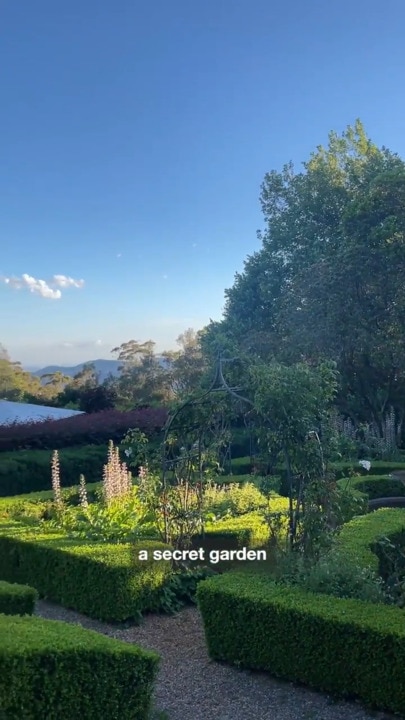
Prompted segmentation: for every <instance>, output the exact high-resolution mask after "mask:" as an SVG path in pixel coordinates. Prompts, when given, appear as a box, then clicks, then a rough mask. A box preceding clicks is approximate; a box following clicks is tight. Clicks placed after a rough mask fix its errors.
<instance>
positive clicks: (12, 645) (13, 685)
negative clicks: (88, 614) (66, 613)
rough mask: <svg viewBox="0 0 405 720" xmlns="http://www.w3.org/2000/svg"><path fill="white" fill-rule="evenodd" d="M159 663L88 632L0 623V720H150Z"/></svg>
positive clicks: (34, 621)
mask: <svg viewBox="0 0 405 720" xmlns="http://www.w3.org/2000/svg"><path fill="white" fill-rule="evenodd" d="M158 663H159V658H158V656H157V655H156V654H155V653H152V652H148V651H146V650H143V649H141V648H138V647H136V646H135V645H131V644H129V643H124V642H121V641H119V640H113V639H112V638H108V637H105V636H104V635H101V634H99V633H96V632H93V631H92V630H85V629H83V628H80V627H77V626H74V625H69V624H67V623H63V622H59V621H55V620H43V619H40V618H35V617H34V618H31V617H24V618H16V617H13V618H10V617H6V616H5V615H0V716H1V717H4V718H7V720H38V718H44V720H45V718H46V720H61V718H63V719H64V720H82V719H83V718H85V719H86V720H100V718H108V720H135V718H136V720H147V718H149V712H150V707H151V697H152V691H153V684H154V680H155V678H156V674H157V670H158Z"/></svg>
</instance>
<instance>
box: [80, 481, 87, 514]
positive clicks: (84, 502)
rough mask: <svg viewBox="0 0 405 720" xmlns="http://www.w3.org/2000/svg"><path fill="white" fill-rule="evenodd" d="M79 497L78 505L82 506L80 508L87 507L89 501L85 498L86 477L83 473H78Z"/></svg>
mask: <svg viewBox="0 0 405 720" xmlns="http://www.w3.org/2000/svg"><path fill="white" fill-rule="evenodd" d="M79 499H80V505H81V506H82V508H87V507H88V506H89V502H88V499H87V488H86V479H85V477H84V475H80V482H79Z"/></svg>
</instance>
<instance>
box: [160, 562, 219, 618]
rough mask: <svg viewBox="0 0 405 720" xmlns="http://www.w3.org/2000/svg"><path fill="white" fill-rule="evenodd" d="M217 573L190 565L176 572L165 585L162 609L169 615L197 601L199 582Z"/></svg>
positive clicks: (162, 594) (161, 599)
mask: <svg viewBox="0 0 405 720" xmlns="http://www.w3.org/2000/svg"><path fill="white" fill-rule="evenodd" d="M213 575H216V573H215V572H214V571H213V570H211V569H210V568H207V567H192V568H191V567H189V568H183V569H181V570H178V571H177V572H174V573H173V574H172V575H171V576H170V578H169V579H168V581H167V583H166V584H165V585H164V586H163V588H162V592H161V595H160V610H161V611H162V612H164V613H166V614H168V615H170V614H173V613H176V612H178V611H179V610H181V608H182V607H184V606H185V605H192V604H194V603H196V593H197V587H198V583H199V582H200V581H201V580H205V579H206V578H208V577H212V576H213Z"/></svg>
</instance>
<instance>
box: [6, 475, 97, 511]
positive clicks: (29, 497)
mask: <svg viewBox="0 0 405 720" xmlns="http://www.w3.org/2000/svg"><path fill="white" fill-rule="evenodd" d="M100 488H101V482H96V483H86V490H87V497H88V501H89V502H94V501H95V500H96V499H97V498H98V493H99V491H100ZM62 497H63V500H64V501H65V503H66V505H73V506H75V505H78V504H79V502H80V494H79V486H78V485H74V486H72V487H68V488H63V489H62ZM53 499H54V496H53V491H52V490H41V491H39V492H32V493H25V494H24V495H12V496H11V497H0V516H5V515H10V514H13V515H18V514H19V513H21V514H22V515H32V516H35V517H39V518H40V517H41V516H42V513H43V511H45V510H46V509H48V508H49V506H50V505H51V504H52V503H53ZM38 508H39V509H38Z"/></svg>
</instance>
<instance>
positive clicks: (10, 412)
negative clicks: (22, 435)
mask: <svg viewBox="0 0 405 720" xmlns="http://www.w3.org/2000/svg"><path fill="white" fill-rule="evenodd" d="M72 415H83V413H82V412H81V411H79V410H67V409H66V408H54V407H47V406H46V405H29V404H28V403H18V402H10V401H9V400H0V425H7V424H8V423H14V422H18V423H29V422H39V421H41V420H48V419H50V420H61V419H62V418H67V417H71V416H72Z"/></svg>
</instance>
